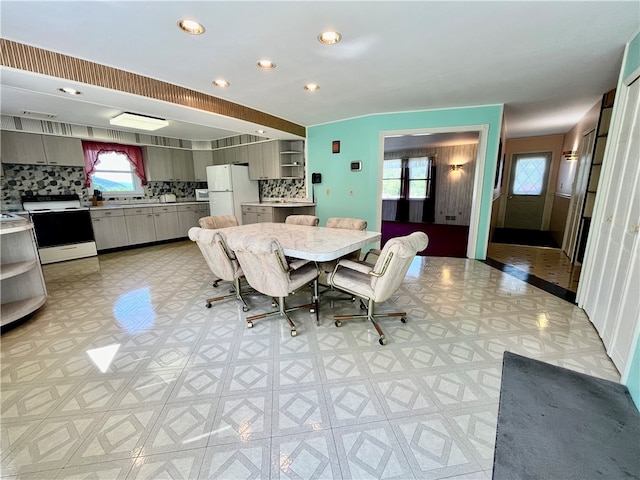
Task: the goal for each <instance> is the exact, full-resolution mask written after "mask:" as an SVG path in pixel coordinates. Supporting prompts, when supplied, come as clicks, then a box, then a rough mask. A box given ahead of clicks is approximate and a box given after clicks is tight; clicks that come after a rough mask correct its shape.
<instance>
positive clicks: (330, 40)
mask: <svg viewBox="0 0 640 480" xmlns="http://www.w3.org/2000/svg"><path fill="white" fill-rule="evenodd" d="M341 38H342V35H340V34H339V33H338V32H322V33H321V34H320V35H318V40H319V41H320V43H323V44H324V45H333V44H335V43H338V42H339V41H340V39H341Z"/></svg>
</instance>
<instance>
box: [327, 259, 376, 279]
mask: <svg viewBox="0 0 640 480" xmlns="http://www.w3.org/2000/svg"><path fill="white" fill-rule="evenodd" d="M338 267H344V268H349V269H351V270H355V271H356V272H360V273H364V274H365V275H369V274H370V273H371V271H372V270H373V267H372V266H371V265H366V264H364V263H359V262H354V261H353V260H345V259H344V258H343V259H342V260H340V261H339V262H338V264H337V265H336V269H338Z"/></svg>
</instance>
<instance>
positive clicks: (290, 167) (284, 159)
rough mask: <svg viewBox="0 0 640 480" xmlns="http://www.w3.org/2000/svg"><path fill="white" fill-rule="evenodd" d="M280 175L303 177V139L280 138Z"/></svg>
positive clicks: (284, 176) (282, 176)
mask: <svg viewBox="0 0 640 480" xmlns="http://www.w3.org/2000/svg"><path fill="white" fill-rule="evenodd" d="M280 176H281V178H303V177H304V141H302V140H280Z"/></svg>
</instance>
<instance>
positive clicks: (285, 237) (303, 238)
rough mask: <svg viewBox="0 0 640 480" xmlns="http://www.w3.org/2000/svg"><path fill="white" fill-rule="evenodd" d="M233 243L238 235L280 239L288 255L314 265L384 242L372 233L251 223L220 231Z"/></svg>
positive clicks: (376, 234) (282, 224)
mask: <svg viewBox="0 0 640 480" xmlns="http://www.w3.org/2000/svg"><path fill="white" fill-rule="evenodd" d="M219 231H220V232H223V233H224V235H225V236H226V237H227V242H228V243H233V240H232V239H233V237H234V236H236V235H242V236H247V235H254V236H257V235H259V236H270V237H273V238H275V239H277V240H278V242H279V243H280V246H281V247H282V250H283V251H284V254H285V255H287V256H288V257H294V258H300V259H302V260H310V261H314V262H329V261H331V260H336V259H338V258H340V257H342V256H344V255H347V254H349V253H351V252H355V251H357V250H359V249H361V248H363V247H366V246H367V245H370V244H372V243H375V242H378V241H380V239H381V237H382V234H381V233H380V232H373V231H368V230H347V229H342V228H327V227H310V226H306V225H293V224H289V223H269V222H263V223H249V224H245V225H238V226H235V227H226V228H221V229H219Z"/></svg>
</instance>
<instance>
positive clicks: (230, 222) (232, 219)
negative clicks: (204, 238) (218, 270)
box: [198, 215, 239, 288]
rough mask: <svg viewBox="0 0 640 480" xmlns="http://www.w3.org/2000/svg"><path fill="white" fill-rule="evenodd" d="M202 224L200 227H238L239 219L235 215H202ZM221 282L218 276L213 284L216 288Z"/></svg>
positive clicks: (200, 222) (200, 221)
mask: <svg viewBox="0 0 640 480" xmlns="http://www.w3.org/2000/svg"><path fill="white" fill-rule="evenodd" d="M198 223H199V224H200V228H207V229H213V230H215V229H218V228H226V227H237V226H238V225H239V223H238V219H237V218H236V216H235V215H212V216H207V217H202V218H200V220H198ZM220 282H221V279H220V278H216V279H215V280H214V281H213V283H212V285H213V286H214V287H215V288H218V283H220Z"/></svg>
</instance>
